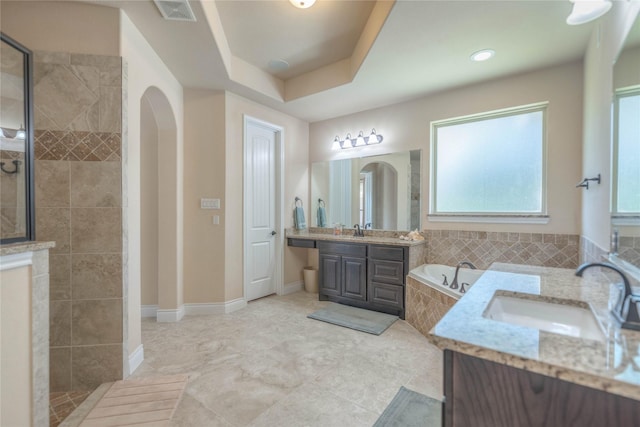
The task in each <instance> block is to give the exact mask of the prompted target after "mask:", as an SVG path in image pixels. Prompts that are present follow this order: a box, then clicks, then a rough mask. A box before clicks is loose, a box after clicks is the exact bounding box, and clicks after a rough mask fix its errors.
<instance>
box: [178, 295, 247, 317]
mask: <svg viewBox="0 0 640 427" xmlns="http://www.w3.org/2000/svg"><path fill="white" fill-rule="evenodd" d="M246 306H247V302H246V301H245V300H244V298H238V299H235V300H231V301H227V302H211V303H189V304H185V305H184V310H185V314H187V315H198V314H225V313H232V312H234V311H237V310H240V309H242V308H244V307H246Z"/></svg>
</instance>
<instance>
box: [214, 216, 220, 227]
mask: <svg viewBox="0 0 640 427" xmlns="http://www.w3.org/2000/svg"><path fill="white" fill-rule="evenodd" d="M213 225H220V215H214V216H213Z"/></svg>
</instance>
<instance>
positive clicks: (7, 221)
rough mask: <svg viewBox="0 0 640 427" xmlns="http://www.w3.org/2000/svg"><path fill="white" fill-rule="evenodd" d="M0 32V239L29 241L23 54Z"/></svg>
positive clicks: (26, 123) (5, 241)
mask: <svg viewBox="0 0 640 427" xmlns="http://www.w3.org/2000/svg"><path fill="white" fill-rule="evenodd" d="M19 47H20V48H21V46H19V45H18V44H17V43H15V42H14V41H13V40H11V39H9V38H7V37H6V36H5V35H2V42H1V43H0V239H1V240H2V242H3V243H11V242H14V241H20V240H29V237H30V236H29V234H30V229H29V216H30V213H29V212H28V211H29V203H28V201H29V198H28V194H29V191H28V186H29V183H28V180H27V172H28V167H27V166H28V164H27V162H28V161H29V156H28V147H29V144H28V137H29V133H28V132H27V131H26V129H25V127H26V126H28V124H29V123H28V119H27V115H28V111H29V110H28V102H27V101H28V93H27V91H26V90H25V89H26V87H27V86H26V85H25V83H26V80H25V75H26V72H27V56H26V54H25V53H23V51H21V50H20V49H19Z"/></svg>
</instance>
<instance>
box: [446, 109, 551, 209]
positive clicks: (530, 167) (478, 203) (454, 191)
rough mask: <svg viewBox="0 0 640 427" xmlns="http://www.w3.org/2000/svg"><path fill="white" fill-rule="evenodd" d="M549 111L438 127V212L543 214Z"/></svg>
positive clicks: (537, 111)
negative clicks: (545, 125)
mask: <svg viewBox="0 0 640 427" xmlns="http://www.w3.org/2000/svg"><path fill="white" fill-rule="evenodd" d="M543 121H544V111H543V110H539V109H538V110H536V111H532V112H526V113H522V114H513V115H505V116H500V117H491V118H485V119H479V120H475V121H468V122H463V123H453V124H446V125H443V126H437V127H436V140H435V141H436V147H435V148H436V165H435V167H436V173H435V190H436V193H435V194H436V200H435V212H437V213H481V214H482V213H506V214H513V213H520V214H522V213H542V184H543V179H542V176H543V164H542V159H543V145H544V144H543V138H544V136H543V129H544V125H543Z"/></svg>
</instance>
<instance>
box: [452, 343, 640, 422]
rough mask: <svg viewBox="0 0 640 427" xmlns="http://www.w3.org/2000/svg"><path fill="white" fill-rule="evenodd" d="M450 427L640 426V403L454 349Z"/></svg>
mask: <svg viewBox="0 0 640 427" xmlns="http://www.w3.org/2000/svg"><path fill="white" fill-rule="evenodd" d="M444 392H445V403H444V424H443V425H444V426H445V427H458V426H474V427H485V426H486V427H512V426H519V427H529V426H532V427H533V426H545V427H566V426H585V427H586V426H593V427H601V426H639V425H640V402H639V401H636V400H633V399H629V398H626V397H622V396H618V395H615V394H611V393H607V392H605V391H602V390H596V389H592V388H589V387H585V386H582V385H579V384H575V383H571V382H568V381H564V380H560V379H557V378H552V377H548V376H545V375H541V374H538V373H534V372H529V371H525V370H523V369H518V368H514V367H511V366H507V365H503V364H500V363H496V362H492V361H489V360H485V359H480V358H477V357H473V356H469V355H465V354H462V353H458V352H455V351H452V350H445V351H444Z"/></svg>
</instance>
